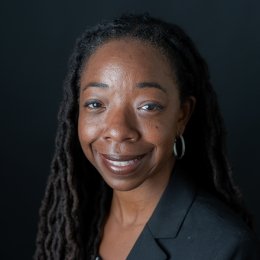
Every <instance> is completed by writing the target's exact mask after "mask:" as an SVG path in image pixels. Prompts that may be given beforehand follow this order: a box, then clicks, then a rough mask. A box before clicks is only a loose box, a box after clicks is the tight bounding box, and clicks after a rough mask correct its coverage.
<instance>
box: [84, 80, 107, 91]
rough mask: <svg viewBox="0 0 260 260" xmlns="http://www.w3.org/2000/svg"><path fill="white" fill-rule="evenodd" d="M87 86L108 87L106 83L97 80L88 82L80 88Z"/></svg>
mask: <svg viewBox="0 0 260 260" xmlns="http://www.w3.org/2000/svg"><path fill="white" fill-rule="evenodd" d="M88 87H92V88H93V87H94V88H108V85H107V84H105V83H99V82H90V83H88V84H87V85H85V86H84V87H83V89H82V91H84V90H85V89H86V88H88Z"/></svg>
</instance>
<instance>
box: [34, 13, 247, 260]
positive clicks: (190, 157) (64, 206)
mask: <svg viewBox="0 0 260 260" xmlns="http://www.w3.org/2000/svg"><path fill="white" fill-rule="evenodd" d="M120 38H129V39H137V40H140V41H143V42H146V43H150V44H152V45H153V46H154V47H156V48H158V49H159V50H160V51H161V52H162V54H163V55H165V56H166V57H167V58H168V61H169V62H170V64H171V65H172V68H173V71H174V74H175V77H177V83H178V87H179V92H180V98H181V101H184V100H185V98H186V97H188V96H194V97H195V98H196V107H195V111H194V112H193V115H192V117H191V119H190V121H189V123H188V125H187V127H186V130H185V133H184V138H185V141H186V146H187V147H188V149H187V152H186V154H185V156H184V158H183V159H182V160H181V161H180V162H178V163H179V164H181V166H182V167H184V168H186V169H187V171H188V172H192V174H193V177H194V178H196V180H197V181H198V183H200V185H202V186H203V187H204V188H206V189H207V190H209V191H210V192H212V193H214V194H215V195H216V196H218V197H219V198H220V199H221V200H222V201H224V202H225V203H226V204H227V205H229V206H230V208H232V209H233V210H234V211H235V212H237V213H239V214H241V215H242V217H243V218H244V220H245V222H246V223H247V224H248V225H249V226H251V220H250V216H249V214H248V213H247V211H246V210H245V208H244V206H243V205H242V202H241V201H242V200H241V194H240V192H239V190H238V188H237V187H236V186H235V184H234V182H233V179H232V172H231V167H230V164H229V161H228V158H227V155H226V147H225V135H226V133H225V129H224V126H223V120H222V117H221V114H220V110H219V107H218V103H217V98H216V94H215V92H214V90H213V88H212V86H211V83H210V78H209V72H208V67H207V64H206V63H205V61H204V60H203V58H202V57H201V56H200V54H199V53H198V51H197V49H196V48H195V46H194V44H193V42H192V41H191V39H190V38H189V37H188V36H187V35H186V34H185V33H184V32H183V30H182V29H181V28H180V27H178V26H177V25H173V24H170V23H166V22H164V21H161V20H159V19H156V18H153V17H151V16H149V15H148V14H144V15H131V14H130V15H123V16H121V17H120V18H118V19H115V20H112V21H109V22H103V23H101V24H99V25H97V26H95V27H92V28H90V29H88V30H86V31H85V32H84V33H83V34H82V36H81V37H80V38H79V39H78V40H77V42H76V45H75V48H74V51H73V53H72V56H71V58H70V61H69V68H68V74H67V77H66V80H65V82H64V96H63V101H62V103H61V106H60V110H59V115H58V130H57V136H56V143H55V154H54V158H53V161H52V166H51V174H50V176H49V179H48V183H47V188H46V192H45V196H44V199H43V201H42V206H41V209H40V221H39V227H38V234H37V242H36V252H35V255H34V257H35V259H68V260H70V259H94V258H95V255H96V254H97V250H98V246H99V243H100V240H101V236H102V228H103V226H104V219H105V217H106V214H107V212H108V210H109V206H110V202H111V193H112V192H111V189H110V188H109V187H108V186H107V185H106V184H105V183H104V181H103V180H102V178H101V177H100V175H99V174H98V173H97V171H96V170H95V169H94V167H92V166H91V165H90V163H89V161H88V160H87V159H86V157H85V156H84V154H83V152H82V150H81V147H80V144H79V140H78V135H77V120H78V110H79V108H78V106H79V104H78V97H79V80H80V76H81V71H82V68H83V66H84V64H85V63H86V62H87V61H88V59H89V57H90V56H91V54H93V53H94V52H95V50H96V49H97V48H98V47H99V46H101V45H102V44H104V43H106V42H108V41H110V40H113V39H120Z"/></svg>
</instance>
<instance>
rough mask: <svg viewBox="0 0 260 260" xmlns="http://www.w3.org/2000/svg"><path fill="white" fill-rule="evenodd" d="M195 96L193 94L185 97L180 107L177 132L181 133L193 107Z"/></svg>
mask: <svg viewBox="0 0 260 260" xmlns="http://www.w3.org/2000/svg"><path fill="white" fill-rule="evenodd" d="M195 105H196V98H195V97H193V96H189V97H187V98H186V99H185V100H184V101H183V102H182V103H181V107H180V113H179V119H178V126H177V134H183V133H184V130H185V127H186V125H187V123H188V121H189V119H190V117H191V115H192V113H193V111H194V109H195Z"/></svg>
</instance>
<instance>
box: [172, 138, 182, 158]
mask: <svg viewBox="0 0 260 260" xmlns="http://www.w3.org/2000/svg"><path fill="white" fill-rule="evenodd" d="M179 141H180V145H181V152H180V154H178V152H177V142H179ZM173 154H174V156H175V158H176V159H177V160H180V159H181V158H182V157H183V156H184V154H185V142H184V138H183V136H182V135H179V136H178V137H176V138H175V140H174V145H173Z"/></svg>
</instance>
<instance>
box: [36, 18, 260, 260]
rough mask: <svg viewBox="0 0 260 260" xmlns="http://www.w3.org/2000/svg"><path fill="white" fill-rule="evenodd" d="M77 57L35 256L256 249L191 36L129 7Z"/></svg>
mask: <svg viewBox="0 0 260 260" xmlns="http://www.w3.org/2000/svg"><path fill="white" fill-rule="evenodd" d="M69 64H70V66H69V72H68V75H67V79H66V81H65V84H64V85H65V87H64V99H63V102H62V104H61V108H60V112H59V128H58V132H57V138H56V151H55V155H54V159H53V163H52V173H51V175H50V177H49V180H48V185H47V189H46V194H45V197H44V199H43V202H42V207H41V211H40V223H39V231H38V237H37V250H36V254H35V259H96V258H97V259H98V258H102V259H126V258H127V259H176V260H177V259H259V254H258V253H257V245H256V242H255V239H254V237H253V235H252V234H251V232H250V228H251V226H252V225H251V220H250V217H249V215H248V213H247V212H246V210H245V209H244V207H243V206H242V202H241V195H240V193H239V190H238V188H237V187H236V186H235V184H234V182H233V179H232V176H231V169H230V165H229V162H228V159H227V156H226V149H225V130H224V127H223V122H222V118H221V115H220V112H219V108H218V104H217V99H216V95H215V92H214V90H213V89H212V86H211V84H210V81H209V74H208V69H207V65H206V63H205V62H204V60H203V59H202V58H201V56H200V55H199V53H198V52H197V50H196V48H195V47H194V45H193V43H192V41H191V40H190V39H189V37H188V36H187V35H186V34H185V33H184V32H183V31H182V30H181V29H180V28H179V27H178V26H176V25H172V24H168V23H165V22H163V21H160V20H157V19H154V18H152V17H150V16H148V15H140V16H137V15H128V16H122V17H120V18H119V19H116V20H114V21H111V22H106V23H102V24H100V25H97V26H96V27H93V28H91V29H89V30H87V31H86V32H85V33H84V34H83V35H82V37H81V38H80V39H79V40H78V41H77V44H76V47H75V50H74V52H73V55H72V57H71V59H70V63H69ZM185 147H187V149H185Z"/></svg>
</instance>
